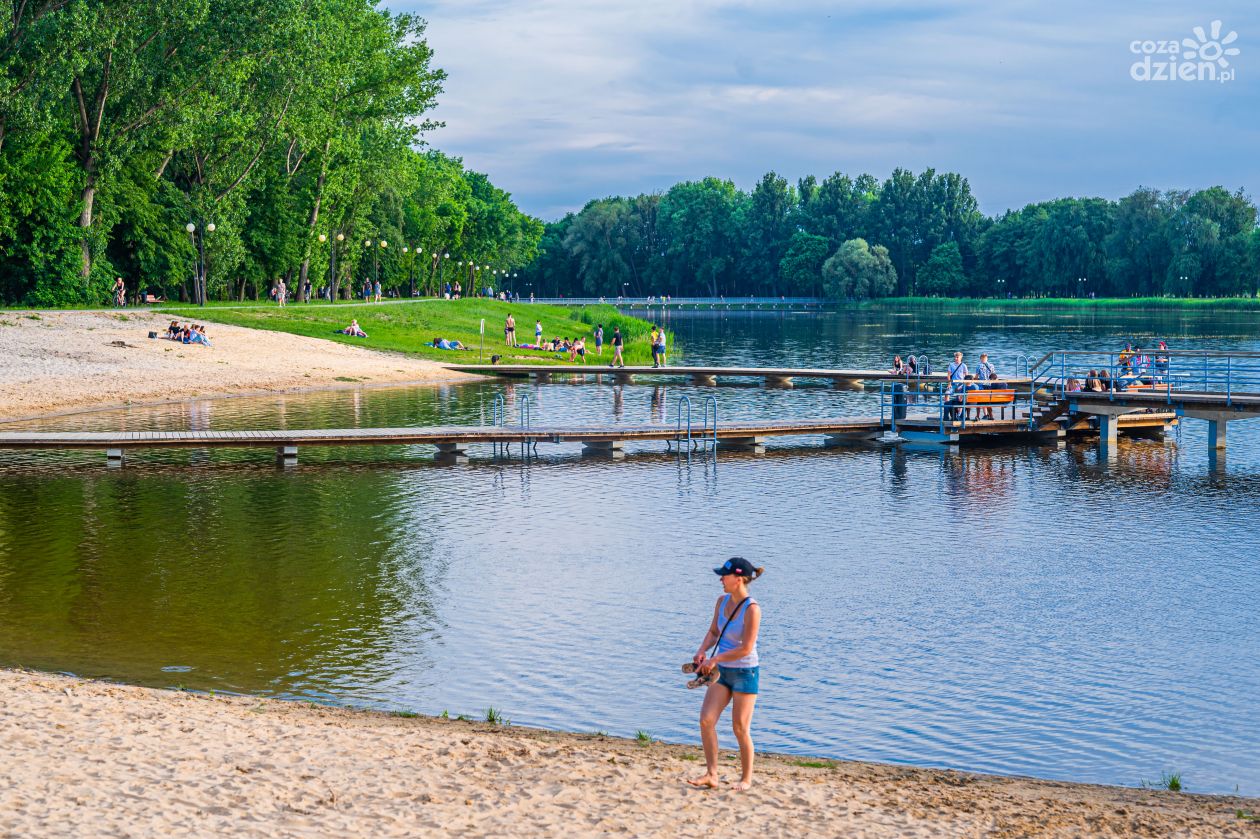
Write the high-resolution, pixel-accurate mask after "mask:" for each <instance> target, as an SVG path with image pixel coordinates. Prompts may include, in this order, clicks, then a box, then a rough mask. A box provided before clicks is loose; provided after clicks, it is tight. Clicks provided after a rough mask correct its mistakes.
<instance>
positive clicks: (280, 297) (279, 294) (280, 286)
mask: <svg viewBox="0 0 1260 839" xmlns="http://www.w3.org/2000/svg"><path fill="white" fill-rule="evenodd" d="M288 292H289V288H288V286H286V285H285V284H284V279H283V278H281V280H280V282H278V283H276V302H277V303H279V304H280V308H281V309H283V308H284V298H285V295H286V294H288Z"/></svg>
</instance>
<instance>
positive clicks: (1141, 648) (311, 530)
mask: <svg viewBox="0 0 1260 839" xmlns="http://www.w3.org/2000/svg"><path fill="white" fill-rule="evenodd" d="M1154 317H1155V318H1156V320H1155V323H1156V324H1159V325H1162V327H1163V328H1164V329H1165V330H1167V331H1166V332H1165V334H1172V332H1173V331H1176V332H1179V333H1184V334H1186V335H1187V337H1185V338H1184V339H1183V340H1182V343H1183V344H1184V345H1207V344H1209V343H1218V344H1220V343H1224V344H1229V345H1231V346H1238V347H1240V348H1253V349H1254V348H1260V341H1257V337H1256V329H1257V327H1256V326H1255V325H1254V324H1251V323H1250V322H1249V321H1241V320H1238V321H1234V320H1230V319H1225V320H1224V321H1222V322H1219V323H1202V322H1196V321H1194V320H1189V321H1184V322H1183V321H1180V320H1178V321H1167V320H1162V321H1161V320H1159V318H1158V316H1154ZM1013 319H1014V316H996V317H984V318H973V319H970V320H969V319H967V318H965V317H956V318H955V317H953V316H951V318H950V319H949V321H948V322H938V323H933V322H932V321H931V320H930V319H928V318H925V317H924V316H923V315H921V314H915V313H902V316H896V315H890V316H888V317H885V318H882V319H881V318H878V317H871V316H869V315H863V316H862V318H861V319H860V321H859V320H851V319H847V318H846V317H845V316H843V315H841V316H836V317H832V318H827V319H823V320H815V319H802V318H793V319H778V318H758V317H730V318H712V319H704V318H699V319H693V320H677V319H675V320H673V321H671V326H672V327H674V328H676V330H677V331H678V334H679V339H680V341H681V342H682V343H684V344H685V345H686V346H687V347H688V350H689V352H692V353H694V360H696V361H698V362H714V361H719V360H723V359H725V360H728V361H731V362H734V363H747V364H753V363H756V364H763V365H773V364H793V365H801V364H810V365H826V364H834V363H836V362H838V361H840V360H843V361H845V362H846V363H848V364H850V365H854V366H876V367H878V366H882V365H883V364H884V363H886V361H887V359H888V357H889V355H890V354H891V352H890V351H901V352H903V354H904V353H905V352H906V351H908V350H910V349H915V350H916V351H921V352H927V353H929V354H931V355H933V357H936V358H940V357H943V354H944V352H946V351H947V350H948V349H952V348H953V347H954V346H959V347H961V348H963V349H964V351H966V352H967V353H968V354H973V353H974V351H975V350H976V349H978V348H979V347H981V346H983V347H985V348H987V349H989V350H991V351H992V353H993V355H994V358H995V360H996V361H997V362H998V363H999V365H1005V366H1006V367H1007V369H1010V365H1011V364H1012V363H1013V358H1014V356H1015V355H1016V354H1019V353H1032V352H1034V351H1035V352H1036V353H1037V354H1039V353H1040V352H1043V351H1044V350H1045V349H1048V348H1050V347H1052V346H1055V345H1057V344H1058V343H1060V342H1067V341H1071V342H1073V343H1075V344H1077V345H1081V344H1091V345H1092V346H1097V347H1106V346H1111V345H1114V344H1115V343H1116V337H1115V336H1116V335H1122V334H1134V333H1138V332H1140V331H1143V330H1146V331H1149V330H1150V329H1151V328H1152V326H1151V323H1150V322H1145V323H1144V324H1136V323H1134V322H1132V321H1125V320H1124V319H1120V320H1107V319H1106V318H1094V317H1090V318H1085V319H1083V320H1074V319H1073V318H1071V317H1068V318H1062V319H1060V318H1056V319H1045V318H1043V319H1040V320H1038V319H1035V318H1022V319H1020V320H1019V325H1020V326H1023V327H1025V328H1021V329H1018V330H1016V329H1014V328H1013V327H1014V326H1015V325H1016V324H1014V323H1012V320H1013ZM889 336H893V337H892V338H890V337H889ZM500 394H501V395H503V397H504V399H505V401H506V403H507V405H508V413H509V416H511V417H516V416H517V415H518V411H519V407H520V404H521V403H522V401H523V400H524V398H525V397H526V396H528V397H529V399H530V404H531V410H532V414H533V417H534V421H535V422H547V421H556V422H560V421H563V422H566V423H575V424H580V423H587V422H590V423H594V422H623V423H637V422H645V421H650V420H653V419H654V420H656V421H664V422H673V421H674V420H675V418H676V416H677V413H676V412H677V405H678V403H679V399H680V397H681V396H684V395H686V396H689V397H690V398H691V399H692V401H693V404H694V405H696V406H697V407H698V406H699V404H700V402H701V401H702V400H703V398H704V397H706V396H709V395H716V396H717V397H718V399H719V402H720V413H721V418H722V421H729V420H733V419H747V418H766V419H778V418H787V417H795V416H803V417H826V416H834V415H848V416H860V415H866V414H873V413H876V412H877V411H878V399H879V396H878V392H872V391H867V392H852V391H839V390H833V389H831V388H823V387H801V388H797V389H795V390H790V391H783V390H776V391H771V390H766V389H763V388H761V387H759V386H744V387H727V386H722V387H717V388H704V387H692V386H690V385H684V384H681V383H674V382H670V383H666V384H664V385H662V386H659V387H657V386H653V385H650V384H645V385H635V386H625V387H615V386H613V385H612V384H610V383H603V384H599V385H591V386H582V387H578V386H574V385H569V384H563V383H556V384H548V385H532V384H528V385H527V384H519V383H518V384H505V383H485V384H477V385H470V386H466V387H443V388H430V389H390V390H372V391H359V392H355V391H341V392H336V393H323V394H306V395H302V396H296V397H293V396H286V397H283V398H275V397H272V398H266V399H233V400H221V401H213V402H202V403H192V404H185V405H167V406H159V407H154V408H132V409H128V410H125V411H115V412H104V413H96V414H82V415H77V416H72V417H65V418H61V419H58V420H56V422H55V425H56V427H59V428H65V429H77V430H97V429H112V428H120V427H123V428H127V429H128V430H143V429H164V428H179V429H201V428H211V429H230V428H252V427H287V428H302V427H336V426H357V427H368V426H385V425H389V426H394V425H424V424H435V423H437V422H442V423H465V424H474V423H481V422H485V421H487V420H488V418H489V416H490V412H491V406H492V404H493V400H494V398H495V396H496V395H500ZM696 413H697V415H698V414H699V411H698V410H697V412H696ZM37 425H38V424H31V423H25V424H21V425H20V426H17V425H11V426H6V427H13V428H16V427H28V428H29V427H36V426H37ZM805 442H806V443H807V445H809V446H816V444H817V442H818V441H816V440H811V441H805ZM1230 444H1231V449H1230V451H1229V454H1228V457H1227V459H1226V461H1225V463H1224V465H1223V466H1222V465H1221V464H1219V463H1218V464H1217V468H1215V469H1211V468H1209V464H1208V460H1207V456H1206V441H1205V438H1204V432H1203V428H1202V424H1200V423H1197V422H1194V421H1187V422H1186V423H1185V425H1184V426H1183V427H1182V428H1181V429H1180V430H1179V431H1178V432H1177V433H1176V434H1174V435H1171V436H1170V438H1169V439H1168V440H1166V441H1143V442H1133V443H1129V442H1125V443H1122V444H1121V445H1120V446H1119V448H1118V451H1117V452H1116V453H1115V455H1114V457H1112V458H1110V459H1108V458H1100V457H1099V456H1098V454H1097V452H1096V451H1095V450H1093V449H1091V448H1089V447H1087V446H1085V447H1081V446H1070V447H1067V448H1064V449H1058V448H1053V447H1051V448H1026V447H1012V448H1008V447H998V448H983V449H963V450H961V451H951V450H948V449H940V450H931V451H913V450H910V449H909V448H905V449H880V448H862V447H858V448H850V449H837V450H829V451H827V452H821V451H817V450H806V449H802V448H801V447H800V446H799V445H796V444H791V443H781V442H776V443H775V444H774V445H773V446H772V447H771V449H770V450H769V451H768V452H767V453H766V454H765V455H764V456H752V455H735V454H720V455H718V456H717V457H716V459H715V458H713V457H709V456H704V455H703V454H693V456H692V457H691V458H690V459H688V458H685V457H683V458H680V457H677V456H675V455H672V454H666V453H663V452H661V450H660V449H661V447H660V446H659V445H645V444H644V445H635V446H632V447H631V450H632V452H633V455H632V456H631V457H630V458H628V459H627V460H625V461H623V462H617V463H613V462H608V461H598V460H584V459H582V458H581V457H580V456H579V454H578V449H577V447H576V446H560V447H551V446H546V445H540V446H539V453H540V456H539V457H538V458H535V459H532V460H530V461H529V462H528V463H524V462H522V461H521V459H520V452H519V449H514V450H513V456H512V458H511V459H509V460H499V461H493V460H492V459H491V458H490V453H489V452H488V451H486V452H482V451H479V450H477V449H474V451H473V455H474V457H473V460H472V462H471V463H469V464H467V465H465V466H458V467H443V466H436V465H434V464H433V463H432V462H431V461H430V460H429V455H430V450H429V449H428V448H427V447H419V446H412V447H384V448H378V449H367V448H363V449H359V448H333V449H327V450H316V449H305V450H303V451H302V454H301V463H300V465H299V466H298V467H297V468H296V469H292V470H287V471H278V470H276V469H275V468H274V466H273V465H272V464H271V462H270V453H269V452H258V451H212V452H204V451H195V450H194V451H170V452H145V453H138V454H136V455H135V456H134V457H133V458H132V459H131V460H130V461H129V463H130V466H129V468H125V469H123V470H121V471H106V470H105V469H103V468H102V465H101V456H100V453H95V452H83V453H30V452H17V453H3V454H0V661H3V662H4V663H9V664H22V665H27V666H35V667H43V668H46V669H50V670H70V671H74V672H79V673H84V674H89V675H109V676H114V677H119V678H125V679H130V680H134V681H138V682H143V683H150V684H159V685H168V684H169V683H170V682H171V678H170V675H169V674H170V673H172V672H179V673H180V681H181V682H183V683H184V684H185V685H187V686H188V687H192V688H200V689H208V688H213V689H217V690H232V691H237V692H254V693H267V694H274V695H280V696H289V697H301V698H307V699H315V700H319V701H332V702H345V703H350V704H355V705H366V706H372V707H380V708H394V709H396V708H409V709H415V710H419V711H427V712H432V713H438V712H441V711H442V710H449V711H450V712H451V713H452V714H458V713H466V714H468V715H470V716H481V715H483V714H484V711H485V708H486V707H487V706H489V705H493V706H494V707H496V708H501V709H502V710H503V711H504V712H505V713H506V714H507V716H508V717H510V718H511V719H513V720H514V721H515V722H517V723H522V724H537V725H544V726H551V727H555V728H565V729H576V730H597V729H600V730H607V731H610V732H613V733H621V734H633V732H634V731H635V730H637V729H645V730H648V731H650V732H652V734H653V735H654V736H658V737H664V738H667V739H679V740H688V741H694V739H695V732H694V718H695V715H696V712H697V709H698V705H699V700H700V697H699V696H698V695H697V694H696V692H693V691H687V690H686V689H685V688H683V682H684V679H683V678H682V675H681V673H680V672H679V671H678V665H679V664H680V663H681V662H682V661H685V660H686V659H687V658H689V657H690V655H691V653H692V652H694V649H695V646H696V644H697V643H698V642H699V637H700V635H702V634H703V631H704V628H705V624H706V622H707V620H708V615H709V614H710V610H711V609H712V607H713V602H714V598H715V597H716V596H717V594H718V588H717V582H716V578H715V577H714V576H713V575H712V574H711V573H710V571H709V570H708V569H709V568H711V567H712V566H713V565H714V564H715V562H716V561H717V560H720V559H721V558H724V557H726V556H729V555H732V554H740V555H744V556H748V557H750V558H753V559H754V560H755V561H756V562H757V563H758V564H764V565H766V566H767V568H768V569H769V570H768V573H767V575H766V576H765V578H764V579H763V580H761V581H759V582H758V583H757V585H756V594H757V597H758V599H759V600H760V601H761V602H762V604H763V606H764V608H765V614H766V619H765V628H764V635H763V638H762V644H761V650H762V655H763V661H764V675H763V686H764V692H763V696H762V697H761V699H760V700H759V702H758V718H757V731H758V737H759V742H760V743H761V745H762V746H763V747H764V748H769V749H774V750H782V751H789V752H797V753H809V754H820V755H831V756H837V757H847V758H861V759H871V760H884V761H891V762H894V763H914V764H928V765H944V766H954V767H959V768H965V769H973V770H978V771H987V772H1016V773H1023V774H1030V775H1039V776H1048V777H1060V778H1069V779H1072V780H1082V781H1098V782H1106V783H1123V784H1133V783H1136V782H1137V781H1139V780H1140V779H1143V778H1147V779H1152V778H1157V777H1158V776H1159V774H1160V772H1163V771H1181V772H1183V773H1184V775H1185V777H1186V779H1187V783H1188V784H1189V786H1190V788H1192V789H1194V790H1196V791H1200V790H1203V791H1219V792H1225V791H1233V789H1234V785H1235V784H1238V785H1239V787H1240V789H1241V790H1242V791H1243V792H1244V793H1252V794H1257V793H1260V758H1257V755H1260V735H1257V734H1256V730H1255V726H1254V720H1255V719H1257V718H1260V698H1258V697H1260V667H1258V666H1257V664H1256V663H1255V661H1254V656H1248V655H1245V654H1244V652H1245V651H1248V650H1254V649H1257V648H1260V624H1258V621H1257V619H1256V617H1255V609H1254V592H1255V590H1256V586H1257V583H1258V582H1260V572H1258V571H1257V568H1256V563H1255V557H1256V555H1257V548H1260V531H1257V530H1256V529H1255V528H1254V527H1250V526H1248V522H1250V520H1251V518H1252V517H1253V515H1252V514H1253V512H1254V511H1255V510H1256V509H1260V423H1257V424H1256V426H1250V425H1248V424H1247V423H1242V424H1240V425H1239V426H1238V428H1237V429H1234V428H1231V430H1230ZM173 667H178V668H187V669H182V670H171V669H170V668H173ZM723 737H724V738H726V737H727V735H725V734H723Z"/></svg>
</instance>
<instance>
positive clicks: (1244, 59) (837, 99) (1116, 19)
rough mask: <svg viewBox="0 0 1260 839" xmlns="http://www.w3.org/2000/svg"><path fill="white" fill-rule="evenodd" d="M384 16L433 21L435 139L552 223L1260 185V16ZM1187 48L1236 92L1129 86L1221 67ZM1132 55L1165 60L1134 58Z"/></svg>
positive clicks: (391, 3)
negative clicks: (773, 203)
mask: <svg viewBox="0 0 1260 839" xmlns="http://www.w3.org/2000/svg"><path fill="white" fill-rule="evenodd" d="M385 6H386V7H388V8H390V9H392V10H393V11H400V12H401V11H406V12H412V13H416V14H418V15H420V16H421V17H423V18H424V19H425V20H427V21H428V39H429V43H430V45H431V46H432V47H433V48H434V51H435V64H436V65H437V66H439V67H441V68H442V69H444V70H445V71H446V72H447V74H448V79H447V81H446V84H445V90H444V92H443V93H442V95H441V97H440V100H439V105H438V107H437V108H436V109H435V110H434V111H432V112H431V113H430V114H428V115H427V116H429V117H431V118H434V119H438V120H442V121H444V122H445V126H444V127H443V128H440V129H437V130H435V131H433V132H430V133H429V134H428V135H427V137H426V140H427V142H429V143H430V144H431V145H432V146H434V147H436V148H438V149H441V150H442V151H443V152H446V153H448V154H451V155H454V156H457V157H461V158H463V160H464V164H465V166H467V167H468V168H470V169H475V170H477V171H480V172H485V173H486V174H487V175H489V176H490V179H491V180H492V181H493V182H494V183H495V184H496V185H498V186H499V187H501V188H503V189H505V190H507V191H508V192H510V193H512V195H513V198H514V199H515V200H516V202H517V204H518V206H520V207H521V209H523V210H525V211H526V212H528V213H531V214H533V215H536V216H539V217H541V218H543V219H545V220H548V221H550V220H554V219H556V218H559V217H560V216H562V215H563V214H564V213H566V212H568V211H573V210H579V209H581V207H582V206H583V205H584V204H585V203H586V202H587V201H589V200H591V199H593V198H603V197H607V196H610V195H637V194H639V193H642V192H658V191H664V190H666V189H668V188H669V187H670V186H671V185H673V184H675V183H677V182H680V181H686V180H698V179H700V178H703V177H706V176H710V175H712V176H716V177H719V178H729V179H731V180H733V181H734V182H735V184H736V185H737V186H739V187H740V188H741V189H750V188H751V187H752V186H753V185H755V184H756V182H757V180H759V179H760V177H761V176H762V175H763V174H765V173H766V172H768V171H771V170H773V171H775V172H777V173H778V174H780V175H782V176H784V177H786V178H788V179H789V180H790V181H792V182H795V181H796V180H797V179H798V178H801V177H803V176H806V175H810V174H813V175H815V176H817V177H818V178H819V180H821V179H822V178H824V177H826V176H827V175H829V174H831V173H832V172H836V171H843V172H845V173H848V174H851V175H857V174H861V173H862V172H869V173H871V174H873V175H875V176H876V177H878V178H880V179H881V180H882V179H884V178H885V177H887V176H888V174H889V173H890V172H891V171H892V170H893V169H894V168H896V167H898V166H900V167H904V168H907V169H910V170H912V171H914V172H916V173H917V172H919V171H922V170H923V169H925V168H928V167H932V168H935V169H936V170H937V171H938V172H939V171H955V172H959V173H961V174H962V175H963V176H964V177H966V178H967V179H968V180H969V181H970V183H971V188H972V192H973V193H974V194H975V195H976V197H977V199H978V200H979V202H980V207H981V209H982V210H983V211H984V212H986V213H989V214H995V213H1000V212H1002V211H1003V210H1006V209H1008V208H1017V207H1022V206H1023V205H1025V204H1028V203H1030V202H1035V201H1043V200H1048V199H1052V198H1060V197H1066V196H1102V197H1107V198H1117V197H1119V196H1121V195H1125V194H1127V193H1129V192H1132V191H1133V190H1134V189H1136V188H1137V187H1139V186H1149V187H1155V188H1159V189H1192V188H1202V187H1207V186H1212V185H1217V184H1219V185H1222V186H1225V187H1227V188H1229V189H1230V190H1236V189H1243V190H1245V191H1246V192H1248V194H1253V195H1254V190H1255V188H1256V187H1257V185H1258V183H1260V154H1257V149H1258V148H1260V142H1258V141H1260V3H1256V2H1255V0H1244V1H1243V2H1222V3H1216V4H1210V3H1209V4H1206V5H1199V4H1190V3H1185V2H1165V0H1142V1H1141V2H1133V1H1132V0H1107V2H1103V0H1094V1H1093V2H1081V1H1080V0H1059V2H1055V3H1053V4H1051V3H1045V2H1036V3H1034V2H1025V0H1010V1H1009V2H1004V3H996V2H988V3H981V2H971V0H955V2H902V0H853V2H842V0H831V2H818V1H817V0H780V1H779V2H753V0H694V2H688V1H687V0H637V2H634V3H625V2H604V0H536V2H535V1H533V0H517V1H516V2H505V1H504V0H458V2H456V1H455V0H435V2H418V0H385ZM1214 20H1220V21H1221V26H1220V28H1219V34H1218V35H1217V36H1216V37H1215V38H1214V37H1213V34H1212V21H1214ZM1195 27H1201V28H1202V30H1203V34H1204V39H1206V40H1207V41H1209V42H1210V43H1209V45H1208V46H1205V47H1203V49H1204V50H1212V49H1215V48H1216V47H1217V46H1218V45H1219V46H1220V47H1221V48H1222V49H1232V50H1237V53H1235V54H1231V55H1228V56H1222V57H1223V58H1224V60H1225V61H1227V62H1228V67H1226V68H1222V67H1221V66H1220V63H1219V61H1213V62H1212V63H1213V70H1214V71H1215V72H1216V73H1217V74H1218V75H1219V74H1223V73H1228V72H1232V73H1233V78H1232V79H1230V80H1228V81H1219V80H1216V81H1214V80H1210V79H1205V80H1201V81H1200V80H1198V79H1191V80H1184V79H1181V78H1176V79H1173V80H1168V81H1165V80H1160V79H1150V80H1135V79H1134V78H1133V75H1134V72H1135V71H1134V67H1133V65H1134V63H1135V62H1143V61H1144V60H1145V59H1146V58H1148V57H1149V59H1150V60H1151V61H1152V62H1153V63H1154V64H1163V63H1166V62H1168V61H1169V59H1175V60H1176V61H1177V62H1179V63H1180V62H1185V61H1188V60H1189V61H1190V66H1189V69H1190V70H1192V71H1194V72H1195V73H1198V72H1199V71H1198V64H1197V61H1198V60H1201V59H1205V58H1214V57H1215V53H1213V54H1212V55H1210V56H1209V55H1208V54H1207V53H1206V52H1205V53H1204V54H1203V55H1202V56H1195V60H1190V58H1191V57H1190V56H1189V55H1188V53H1187V47H1186V45H1185V44H1184V43H1183V39H1185V38H1189V39H1191V40H1192V41H1194V42H1196V43H1199V42H1201V40H1203V39H1200V38H1199V37H1198V36H1197V35H1196V33H1195V31H1194V30H1195ZM1231 32H1236V33H1237V35H1236V37H1235V38H1234V39H1233V40H1231V41H1230V42H1229V43H1228V44H1223V43H1221V42H1222V41H1224V39H1226V38H1227V37H1228V36H1229V33H1231ZM1135 41H1137V42H1139V43H1138V44H1137V45H1136V47H1135V45H1134V42H1135ZM1142 41H1146V42H1149V44H1148V46H1147V48H1148V49H1152V50H1156V52H1155V53H1154V54H1151V55H1149V56H1146V55H1145V54H1143V53H1141V52H1138V53H1135V52H1133V49H1135V48H1136V49H1138V50H1141V49H1142V44H1141V43H1140V42H1142ZM1161 42H1162V43H1161ZM1170 44H1175V45H1176V48H1177V49H1178V52H1177V53H1176V54H1175V55H1174V54H1172V53H1170V52H1168V50H1169V49H1171V47H1170ZM1136 72H1137V74H1138V75H1144V74H1146V73H1147V71H1146V70H1145V69H1144V68H1139V69H1138V70H1137V71H1136ZM1159 73H1160V70H1159V68H1158V67H1155V68H1153V69H1152V70H1150V71H1149V74H1150V75H1152V76H1156V75H1159Z"/></svg>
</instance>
